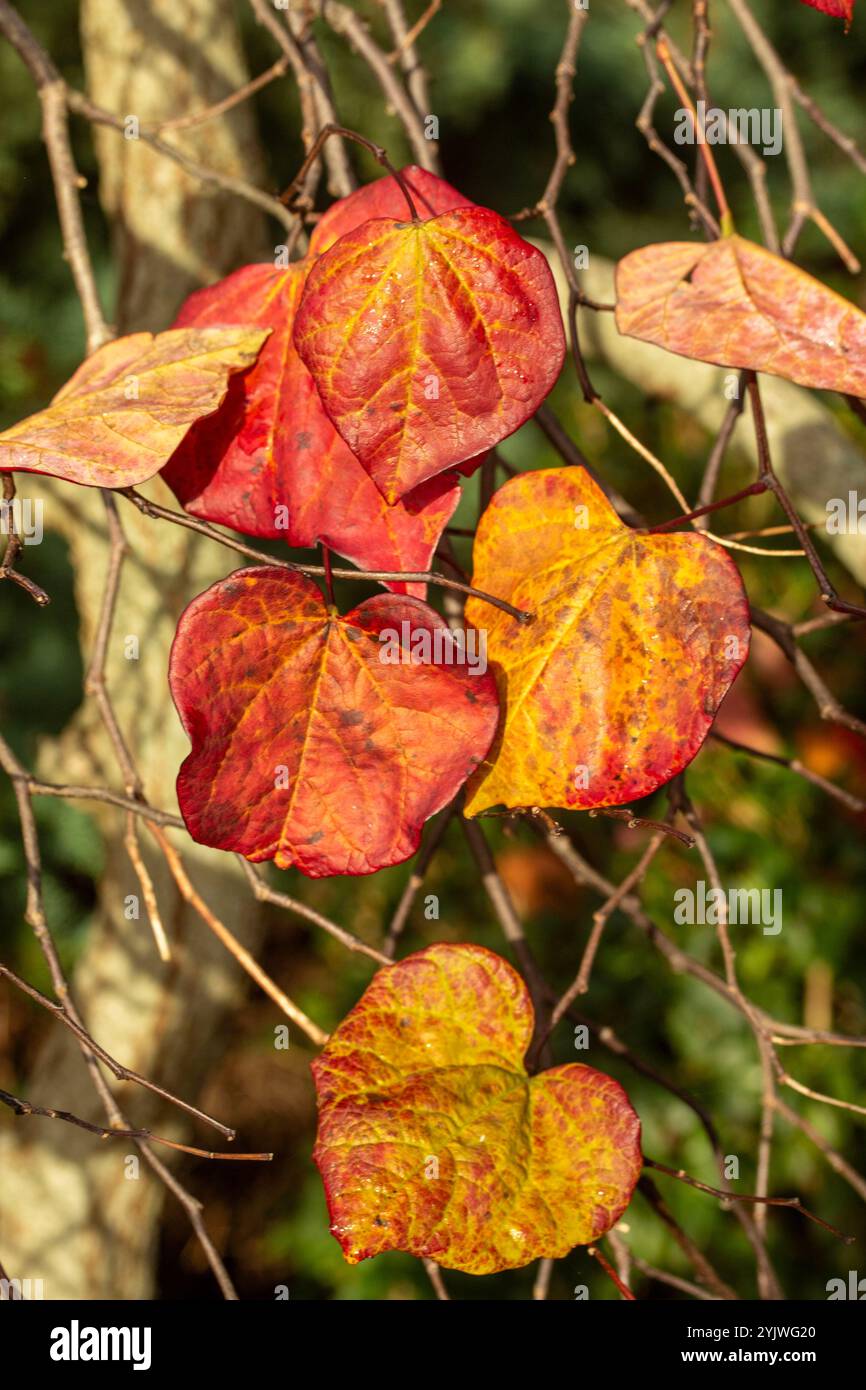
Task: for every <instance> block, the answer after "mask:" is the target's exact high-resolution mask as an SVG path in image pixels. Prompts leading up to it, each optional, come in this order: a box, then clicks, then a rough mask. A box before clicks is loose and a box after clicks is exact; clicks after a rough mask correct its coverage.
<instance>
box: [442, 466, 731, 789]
mask: <svg viewBox="0 0 866 1390" xmlns="http://www.w3.org/2000/svg"><path fill="white" fill-rule="evenodd" d="M472 582H473V584H474V585H476V586H477V587H478V588H482V589H484V590H486V591H487V592H489V593H495V594H498V595H499V596H500V597H501V598H505V599H507V600H508V601H509V603H512V604H514V605H516V606H517V607H519V608H522V609H525V610H528V611H530V612H532V613H534V615H535V618H534V621H533V622H532V623H530V624H529V625H527V626H524V625H523V624H519V623H515V622H514V620H513V619H511V618H508V617H507V616H506V615H505V614H504V613H502V612H501V611H500V610H499V609H492V608H490V607H489V606H488V605H482V604H480V603H479V602H478V601H477V600H475V599H470V600H469V602H468V603H467V605H466V616H467V620H468V621H469V622H470V623H473V624H475V626H476V627H484V628H485V629H486V631H487V653H488V659H489V661H490V664H491V667H492V669H493V670H494V672H495V673H496V680H497V684H498V686H499V698H500V702H501V704H502V710H503V718H502V724H501V726H500V731H499V735H498V737H497V740H496V743H495V744H494V747H493V748H492V750H491V752H490V754H489V756H488V758H487V759H486V760H485V761H484V763H483V764H482V765H481V766H480V767H479V769H478V771H477V772H476V773H475V774H474V775H473V777H472V779H471V781H470V783H469V786H468V788H467V799H466V814H467V815H470V816H474V815H477V814H478V813H479V811H484V810H486V809H487V808H488V807H489V806H495V805H498V804H502V805H504V806H509V807H514V806H538V805H540V806H557V807H591V806H615V805H619V804H622V803H623V802H625V801H630V800H631V799H632V798H636V797H640V796H646V795H647V794H648V793H649V792H652V791H655V789H656V788H657V787H659V786H661V785H662V784H663V783H664V782H667V781H668V780H669V779H670V778H671V777H673V776H674V775H675V774H676V773H678V772H680V771H681V770H682V769H683V768H684V767H685V766H686V765H687V764H688V763H689V762H690V761H691V759H692V758H693V757H694V756H695V754H696V753H697V751H698V749H699V748H700V746H701V744H702V742H703V740H704V738H705V737H706V734H707V731H708V730H709V728H710V725H711V724H712V722H713V718H714V716H715V713H716V710H717V709H718V707H719V705H720V703H721V701H722V698H723V696H724V695H725V692H726V691H727V689H728V687H729V685H730V684H731V682H732V681H733V679H734V677H735V676H736V674H737V672H738V671H739V669H740V667H741V666H742V664H743V662H744V661H745V659H746V655H747V653H748V650H749V636H750V628H749V610H748V604H747V601H746V595H745V592H744V590H743V585H742V582H741V580H740V576H739V574H738V572H737V569H736V566H735V565H734V564H733V563H732V561H731V560H730V559H729V557H728V556H727V555H726V553H725V552H724V551H723V550H722V549H721V547H719V546H718V545H716V544H715V542H713V541H710V540H708V539H707V538H706V536H701V535H697V534H695V533H688V534H686V533H683V534H672V533H669V534H659V535H647V534H645V533H643V532H639V531H632V530H630V529H629V528H628V527H626V526H624V525H623V524H622V522H621V521H620V520H619V517H618V516H617V515H616V512H615V511H614V510H613V508H612V507H611V505H610V503H609V502H608V501H607V498H606V497H605V496H604V494H603V493H602V491H601V489H600V488H598V487H597V486H596V484H595V483H594V482H593V481H592V479H591V478H590V477H589V475H588V474H587V472H586V471H585V470H584V469H582V468H552V469H547V470H544V471H540V472H535V473H524V474H522V475H520V476H518V477H516V478H512V479H510V480H509V481H508V482H507V483H506V484H505V486H504V487H502V488H500V489H499V491H498V492H497V493H496V494H495V495H494V497H493V500H492V502H491V504H490V506H489V507H488V508H487V511H486V512H485V513H484V516H483V517H482V518H481V523H480V525H479V527H478V532H477V535H476V538H475V572H474V575H473V580H472Z"/></svg>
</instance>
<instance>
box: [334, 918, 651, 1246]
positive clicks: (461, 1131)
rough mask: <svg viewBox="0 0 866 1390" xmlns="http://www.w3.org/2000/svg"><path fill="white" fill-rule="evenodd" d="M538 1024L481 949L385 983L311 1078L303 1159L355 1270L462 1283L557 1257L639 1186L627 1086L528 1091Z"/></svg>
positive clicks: (438, 953)
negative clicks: (418, 1268) (387, 1267)
mask: <svg viewBox="0 0 866 1390" xmlns="http://www.w3.org/2000/svg"><path fill="white" fill-rule="evenodd" d="M532 1030H533V1009H532V1004H531V1002H530V998H529V994H528V991H527V989H526V986H525V985H524V983H523V981H522V979H521V978H520V976H519V975H518V974H517V973H516V972H515V971H514V970H513V969H512V968H511V966H510V965H508V963H507V962H506V961H504V960H503V959H502V958H501V957H500V956H497V955H494V954H493V952H492V951H487V950H485V949H484V948H483V947H481V946H471V945H457V946H454V945H435V946H428V947H427V948H426V950H423V951H418V952H417V953H416V954H415V955H413V956H409V957H407V959H406V960H403V961H401V962H400V963H399V965H394V966H391V967H390V968H388V969H384V970H380V971H379V973H378V974H377V975H376V976H375V977H374V979H373V981H372V983H371V984H370V986H369V988H368V989H367V990H366V992H365V993H364V995H363V997H362V999H361V1001H360V1003H358V1004H357V1005H356V1006H355V1008H354V1009H353V1010H352V1011H351V1013H350V1014H348V1016H347V1017H346V1018H345V1019H344V1020H343V1022H342V1023H341V1024H340V1026H339V1028H338V1029H337V1030H336V1032H335V1033H333V1034H332V1036H331V1038H330V1040H329V1042H328V1043H327V1044H326V1046H325V1048H324V1050H323V1052H322V1053H321V1055H320V1056H319V1057H318V1058H317V1059H316V1060H315V1061H314V1062H313V1063H312V1071H313V1078H314V1080H315V1083H316V1092H317V1096H318V1106H319V1130H318V1136H317V1139H316V1147H315V1150H314V1154H313V1156H314V1158H315V1161H316V1164H317V1165H318V1168H319V1171H320V1172H321V1175H322V1180H323V1182H324V1185H325V1193H326V1195H327V1199H328V1208H329V1211H330V1215H331V1231H332V1232H333V1234H334V1235H335V1236H336V1237H337V1240H338V1241H339V1242H340V1244H341V1246H342V1247H343V1254H344V1255H345V1257H346V1259H347V1260H348V1261H349V1263H350V1264H357V1263H358V1261H359V1260H364V1259H368V1258H369V1257H370V1256H371V1255H379V1254H381V1253H382V1252H383V1251H385V1250H405V1251H408V1252H409V1253H410V1254H412V1255H418V1256H424V1257H427V1258H429V1259H432V1260H436V1262H437V1263H438V1264H440V1265H443V1266H445V1268H447V1269H460V1270H464V1271H465V1272H466V1273H468V1274H491V1273H495V1272H496V1271H498V1270H502V1269H515V1268H518V1267H519V1266H521V1265H525V1264H528V1263H529V1262H530V1260H535V1259H538V1258H539V1257H541V1256H547V1257H550V1258H553V1259H556V1258H559V1257H561V1256H563V1255H567V1254H568V1252H569V1250H571V1249H572V1247H573V1246H575V1245H585V1244H588V1243H589V1242H590V1241H594V1240H597V1239H598V1238H599V1237H600V1236H602V1235H604V1233H605V1232H606V1231H609V1230H610V1228H611V1227H612V1226H613V1225H615V1223H616V1222H617V1221H618V1220H619V1218H620V1216H621V1215H622V1213H623V1211H624V1210H625V1208H626V1206H627V1205H628V1203H629V1200H630V1198H631V1194H632V1191H633V1189H634V1186H635V1183H636V1182H637V1179H638V1177H639V1175H640V1170H641V1166H642V1162H643V1160H642V1157H641V1151H640V1121H639V1120H638V1117H637V1115H636V1114H635V1112H634V1110H633V1109H632V1107H631V1105H630V1104H629V1101H628V1098H627V1096H626V1094H625V1092H624V1091H623V1089H622V1087H621V1086H620V1085H619V1084H618V1083H617V1082H616V1081H614V1080H613V1079H612V1078H611V1077H609V1076H605V1075H604V1073H603V1072H600V1071H596V1070H595V1069H594V1068H593V1067H587V1066H583V1065H580V1064H577V1063H574V1064H571V1065H568V1066H561V1067H553V1068H552V1069H551V1070H550V1071H545V1072H542V1073H541V1074H540V1075H537V1076H533V1077H531V1078H530V1077H529V1076H527V1074H526V1071H525V1070H524V1066H523V1057H524V1053H525V1052H526V1049H527V1047H528V1046H529V1042H530V1039H531V1037H532Z"/></svg>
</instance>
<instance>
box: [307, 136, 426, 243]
mask: <svg viewBox="0 0 866 1390" xmlns="http://www.w3.org/2000/svg"><path fill="white" fill-rule="evenodd" d="M331 135H340V136H342V137H343V138H344V139H345V140H354V141H355V143H356V144H357V145H362V146H363V148H364V149H365V150H369V152H370V154H371V155H372V156H373V158H374V159H375V160H376V161H377V163H379V164H381V165H382V168H383V169H387V171H388V173H389V174H390V175H391V177H392V179H394V181H395V182H396V183H397V184H398V186H399V188H400V192H401V193H402V194H403V197H404V198H405V199H406V202H407V204H408V207H409V215H410V217H411V220H412V221H413V222H420V221H421V219H420V217H419V216H418V209H417V208H416V207H415V204H414V202H413V201H412V194H411V193H410V192H409V185H408V184H407V183H406V180H405V179H404V178H403V175H402V174H401V173H400V171H399V169H395V168H394V165H393V164H392V163H391V161H390V159H389V158H388V152H387V150H385V149H384V148H383V146H382V145H377V144H375V142H374V141H373V140H368V139H367V137H366V135H359V134H358V132H357V131H356V130H348V129H347V127H346V126H342V125H333V124H332V123H330V122H329V124H328V125H323V126H322V129H321V130H320V131H319V133H318V135H317V136H316V138H315V140H314V141H313V143H312V145H311V146H310V148H309V150H308V151H307V155H306V158H305V159H304V162H303V164H302V165H301V167H300V169H299V170H298V172H297V174H296V175H295V177H294V178H293V179H292V182H291V183H290V184H289V186H288V188H287V189H286V191H285V192H284V193H281V194H280V197H279V201H280V202H281V203H285V204H286V206H287V207H290V206H291V203H292V200H293V198H294V197H295V195H296V194H297V193H298V191H299V190H300V189H301V188H302V186H303V183H304V179H305V178H306V175H307V172H308V171H309V168H310V166H311V165H312V164H314V163H315V161H316V160H317V159H318V157H319V155H320V153H321V150H322V146H323V145H324V144H325V141H326V140H328V139H329V137H330V136H331Z"/></svg>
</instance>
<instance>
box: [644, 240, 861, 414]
mask: <svg viewBox="0 0 866 1390" xmlns="http://www.w3.org/2000/svg"><path fill="white" fill-rule="evenodd" d="M616 326H617V328H618V329H619V331H620V333H624V334H626V335H627V336H628V337H631V338H640V339H642V340H643V341H644V342H646V343H655V344H656V345H657V346H658V347H663V348H667V349H668V351H669V352H676V353H679V354H680V355H681V356H682V357H693V358H697V359H698V360H699V361H701V362H715V363H716V364H717V365H719V366H721V367H739V368H744V367H747V368H750V369H751V370H752V371H756V372H770V373H772V374H773V375H774V376H782V377H785V378H786V379H787V380H788V381H794V382H796V383H797V384H798V385H800V386H812V387H816V388H819V389H821V390H825V391H841V392H842V393H843V394H849V395H853V396H864V395H866V314H864V313H862V311H861V310H860V309H858V308H857V307H856V305H854V304H851V303H849V301H848V300H847V299H843V298H842V296H841V295H838V294H836V293H835V291H834V290H831V289H828V288H827V286H826V285H822V284H821V282H820V281H819V280H815V279H813V278H812V276H811V275H807V274H806V272H805V271H804V270H800V269H798V267H797V266H794V265H792V264H791V263H790V261H786V260H783V259H782V257H781V256H774V255H773V253H772V252H771V251H766V250H765V249H764V248H763V247H762V246H756V245H755V243H754V242H751V241H746V240H745V239H744V238H743V237H740V236H728V237H722V238H721V239H720V240H719V241H711V242H708V243H706V244H694V243H692V242H679V241H671V242H663V243H661V244H660V245H655V246H643V247H641V249H640V250H639V251H632V252H631V253H630V254H629V255H627V256H625V257H623V259H622V260H621V261H620V262H619V265H618V266H617V268H616Z"/></svg>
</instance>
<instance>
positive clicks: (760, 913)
mask: <svg viewBox="0 0 866 1390" xmlns="http://www.w3.org/2000/svg"><path fill="white" fill-rule="evenodd" d="M674 902H675V903H676V904H677V906H676V908H675V909H674V921H675V922H676V923H678V925H680V926H683V925H685V924H687V925H688V926H695V925H697V926H710V927H716V926H718V925H719V923H720V922H729V923H730V924H731V926H733V927H735V926H738V925H745V924H748V925H751V926H761V927H763V932H764V936H778V935H779V932H780V931H781V930H782V890H781V888H727V889H726V888H709V889H708V888H707V885H706V883H705V882H704V880H703V879H702V878H701V879H698V882H697V884H696V885H695V887H694V888H678V889H677V891H676V892H675V893H674Z"/></svg>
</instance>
